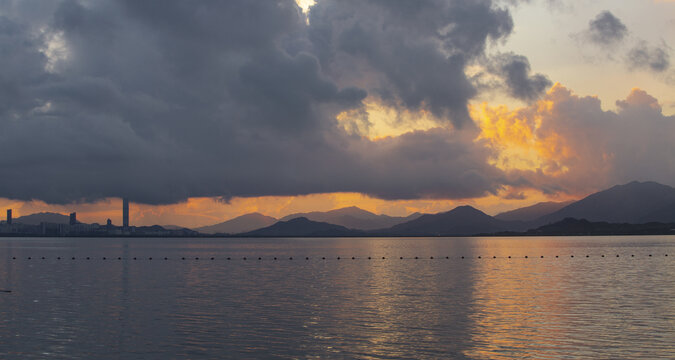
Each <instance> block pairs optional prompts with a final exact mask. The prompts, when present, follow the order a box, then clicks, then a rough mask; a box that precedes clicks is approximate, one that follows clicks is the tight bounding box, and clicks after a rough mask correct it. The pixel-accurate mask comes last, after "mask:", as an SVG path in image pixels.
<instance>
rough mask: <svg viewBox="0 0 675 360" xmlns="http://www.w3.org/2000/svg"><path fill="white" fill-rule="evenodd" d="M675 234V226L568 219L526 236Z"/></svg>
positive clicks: (533, 230) (528, 233)
mask: <svg viewBox="0 0 675 360" xmlns="http://www.w3.org/2000/svg"><path fill="white" fill-rule="evenodd" d="M664 234H666V235H667V234H675V224H673V223H671V224H663V223H658V222H649V223H645V224H627V223H623V224H616V223H608V222H605V221H599V222H590V221H588V220H584V219H581V220H579V219H573V218H566V219H563V220H561V221H558V222H556V223H553V224H549V225H544V226H541V227H539V228H537V229H532V230H528V231H527V232H526V233H524V234H518V235H537V236H580V235H581V236H583V235H664Z"/></svg>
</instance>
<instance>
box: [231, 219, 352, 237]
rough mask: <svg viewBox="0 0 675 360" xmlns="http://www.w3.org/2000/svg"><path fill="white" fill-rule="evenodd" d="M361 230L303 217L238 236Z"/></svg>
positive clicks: (339, 233)
mask: <svg viewBox="0 0 675 360" xmlns="http://www.w3.org/2000/svg"><path fill="white" fill-rule="evenodd" d="M364 234H365V233H364V232H363V231H359V230H351V229H347V228H346V227H344V226H340V225H335V224H328V223H323V222H316V221H312V220H309V219H307V218H304V217H299V218H295V219H291V220H288V221H279V222H277V223H276V224H274V225H271V226H268V227H266V228H262V229H258V230H254V231H250V232H246V233H243V234H239V235H240V236H251V237H254V236H260V237H274V236H298V237H300V236H309V237H311V236H317V237H319V236H359V235H364Z"/></svg>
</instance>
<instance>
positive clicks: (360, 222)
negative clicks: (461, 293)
mask: <svg viewBox="0 0 675 360" xmlns="http://www.w3.org/2000/svg"><path fill="white" fill-rule="evenodd" d="M572 219H576V220H584V221H583V222H580V221H572ZM69 220H70V219H69V217H68V216H67V215H62V214H56V213H38V214H32V215H27V216H21V217H18V218H15V219H14V221H15V222H16V223H21V224H26V225H39V224H40V223H42V222H45V223H57V224H68V223H69ZM647 223H661V224H675V188H672V187H670V186H667V185H662V184H659V183H655V182H637V181H634V182H630V183H627V184H624V185H617V186H614V187H612V188H609V189H607V190H603V191H599V192H597V193H594V194H591V195H589V196H587V197H585V198H583V199H581V200H578V201H574V202H565V203H555V202H544V203H539V204H535V205H532V206H528V207H524V208H520V209H515V210H511V211H507V212H503V213H501V214H498V215H496V216H494V217H493V216H490V215H488V214H485V213H484V212H482V211H480V210H478V209H475V208H473V207H471V206H459V207H457V208H455V209H452V210H450V211H446V212H442V213H438V214H420V213H414V214H411V215H409V216H406V217H395V216H387V215H377V214H373V213H371V212H369V211H366V210H363V209H360V208H358V207H353V206H352V207H347V208H341V209H336V210H331V211H326V212H309V213H298V214H292V215H288V216H285V217H283V218H282V219H281V220H277V219H275V218H273V217H270V216H265V215H262V214H259V213H251V214H246V215H242V216H239V217H236V218H234V219H230V220H227V221H225V222H222V223H219V224H215V225H211V226H205V227H201V228H197V229H195V230H196V231H198V232H199V233H202V234H206V235H225V236H226V235H230V236H232V235H235V236H251V237H252V236H467V235H477V234H494V233H518V232H525V231H527V234H535V233H541V234H548V233H551V234H564V233H566V231H567V230H566V229H567V228H569V229H568V230H569V231H568V233H581V232H584V231H589V232H591V233H599V232H607V233H611V232H614V231H616V232H618V233H622V232H624V233H625V232H627V231H628V232H652V233H653V232H654V231H657V232H658V231H661V230H658V229H661V228H663V229H666V228H668V226H664V227H660V226H652V225H650V226H647V227H645V226H642V227H635V226H623V227H617V226H614V225H615V224H633V225H635V224H647ZM589 224H590V225H589ZM167 228H168V227H167ZM588 229H591V230H588ZM184 230H185V229H184Z"/></svg>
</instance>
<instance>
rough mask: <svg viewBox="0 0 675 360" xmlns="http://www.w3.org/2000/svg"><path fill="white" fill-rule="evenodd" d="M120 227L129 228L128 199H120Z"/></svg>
mask: <svg viewBox="0 0 675 360" xmlns="http://www.w3.org/2000/svg"><path fill="white" fill-rule="evenodd" d="M122 227H123V228H125V229H127V228H128V227H129V199H127V198H123V199H122Z"/></svg>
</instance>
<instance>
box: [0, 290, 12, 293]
mask: <svg viewBox="0 0 675 360" xmlns="http://www.w3.org/2000/svg"><path fill="white" fill-rule="evenodd" d="M0 292H3V293H11V292H12V290H3V289H0Z"/></svg>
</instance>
